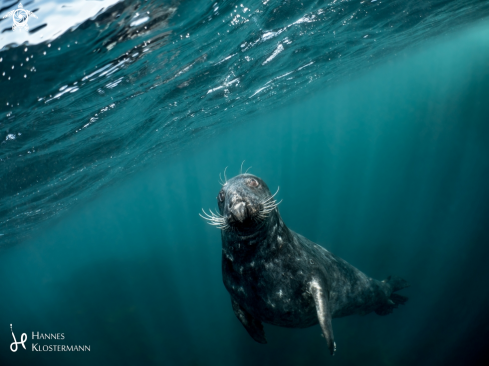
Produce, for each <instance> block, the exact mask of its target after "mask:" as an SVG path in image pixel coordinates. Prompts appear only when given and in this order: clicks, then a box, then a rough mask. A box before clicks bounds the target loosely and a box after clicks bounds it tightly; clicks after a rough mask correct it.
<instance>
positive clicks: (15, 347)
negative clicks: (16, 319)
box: [10, 324, 27, 352]
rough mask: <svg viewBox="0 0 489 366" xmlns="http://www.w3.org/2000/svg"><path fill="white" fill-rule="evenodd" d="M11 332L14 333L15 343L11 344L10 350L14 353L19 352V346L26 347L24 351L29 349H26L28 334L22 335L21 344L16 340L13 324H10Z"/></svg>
mask: <svg viewBox="0 0 489 366" xmlns="http://www.w3.org/2000/svg"><path fill="white" fill-rule="evenodd" d="M10 331H11V332H12V337H14V341H13V342H12V343H11V344H10V350H11V351H12V352H17V348H18V347H19V346H18V345H19V344H21V345H22V347H24V349H27V348H25V341H27V334H25V333H22V335H21V336H20V342H17V339H15V334H14V331H13V330H12V324H10Z"/></svg>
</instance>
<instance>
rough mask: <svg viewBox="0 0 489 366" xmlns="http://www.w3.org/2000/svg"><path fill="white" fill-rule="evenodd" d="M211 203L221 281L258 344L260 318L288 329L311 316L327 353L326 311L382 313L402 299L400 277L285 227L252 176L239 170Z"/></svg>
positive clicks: (265, 189) (260, 339) (328, 319)
mask: <svg viewBox="0 0 489 366" xmlns="http://www.w3.org/2000/svg"><path fill="white" fill-rule="evenodd" d="M271 197H272V198H271ZM218 205H219V211H220V215H218V217H219V220H220V222H221V223H222V226H221V227H222V232H221V237H222V274H223V282H224V286H225V287H226V289H227V290H228V292H229V293H230V295H231V303H232V307H233V310H234V312H235V314H236V316H237V317H238V319H239V320H240V321H241V323H242V324H243V325H244V327H245V328H246V330H247V331H248V333H249V334H250V335H251V336H252V337H253V338H254V339H255V340H256V341H257V342H260V343H266V338H265V334H264V331H263V326H262V322H264V323H268V324H273V325H277V326H282V327H291V328H305V327H309V326H312V325H315V324H317V323H319V324H320V326H321V328H322V330H323V334H324V336H325V338H326V341H327V343H328V348H329V350H330V352H331V353H332V354H334V351H335V349H336V344H335V342H334V336H333V328H332V324H331V319H332V318H336V317H343V316H347V315H352V314H361V315H364V314H368V313H370V312H372V311H375V312H376V313H377V314H379V315H386V314H389V313H391V312H392V310H393V309H394V308H396V307H397V306H398V304H404V303H405V302H406V301H407V297H404V296H402V295H399V294H395V293H394V292H395V291H398V290H400V289H402V288H404V287H407V286H408V284H407V282H406V281H404V280H403V279H401V278H399V277H392V276H391V277H389V278H387V279H386V280H384V281H377V280H375V279H372V278H370V277H368V276H366V275H365V274H364V273H362V272H361V271H360V270H358V269H356V268H355V267H353V266H352V265H350V264H349V263H347V262H346V261H344V260H343V259H341V258H339V257H337V256H335V255H333V254H332V253H330V252H329V251H328V250H326V249H325V248H323V247H321V246H319V245H317V244H315V243H313V242H312V241H310V240H308V239H307V238H305V237H304V236H302V235H300V234H297V233H295V232H294V231H292V230H290V229H289V228H287V226H286V225H285V223H284V222H283V221H282V219H281V217H280V214H279V212H278V208H277V207H276V206H277V204H276V202H275V200H274V199H273V196H271V194H270V191H269V189H268V187H267V186H266V184H265V182H264V181H263V180H261V179H260V178H258V177H256V176H253V175H251V174H241V175H239V176H237V177H234V178H232V179H231V180H229V181H227V182H226V184H224V186H223V188H222V190H221V192H220V193H219V196H218Z"/></svg>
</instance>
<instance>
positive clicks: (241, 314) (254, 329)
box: [231, 299, 267, 344]
mask: <svg viewBox="0 0 489 366" xmlns="http://www.w3.org/2000/svg"><path fill="white" fill-rule="evenodd" d="M231 303H232V305H233V310H234V314H236V317H237V318H238V319H239V321H240V322H241V324H243V326H244V327H245V328H246V330H247V331H248V333H249V335H250V336H251V337H252V338H253V339H254V340H255V341H257V342H258V343H262V344H265V343H267V339H266V338H265V331H264V330H263V325H262V324H261V322H260V321H259V320H257V319H255V318H253V316H252V315H251V314H250V313H248V312H247V311H246V310H245V309H243V308H242V307H241V306H240V305H239V304H238V303H237V302H236V301H234V300H233V299H231Z"/></svg>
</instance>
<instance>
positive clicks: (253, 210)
mask: <svg viewBox="0 0 489 366" xmlns="http://www.w3.org/2000/svg"><path fill="white" fill-rule="evenodd" d="M277 192H278V190H277ZM275 194H276V193H275ZM274 196H275V195H272V194H270V190H269V188H268V186H267V184H266V183H265V182H264V181H263V180H262V179H260V178H258V177H256V176H254V175H252V174H241V175H238V176H236V177H234V178H232V179H230V180H228V181H227V182H226V183H225V184H224V185H223V187H222V188H221V191H220V192H219V194H218V196H217V204H218V207H219V213H220V216H221V218H222V222H223V224H224V229H230V230H232V231H235V232H239V233H247V232H253V231H256V230H258V229H259V228H261V227H262V226H263V225H264V223H265V221H266V220H267V218H268V215H269V214H270V213H271V212H273V211H274V209H275V208H276V207H277V205H278V204H279V203H276V202H275V201H274V200H273V198H274Z"/></svg>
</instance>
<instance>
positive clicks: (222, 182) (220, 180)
mask: <svg viewBox="0 0 489 366" xmlns="http://www.w3.org/2000/svg"><path fill="white" fill-rule="evenodd" d="M219 183H220V184H221V186H223V185H225V184H226V182H224V181H223V180H222V177H221V173H219Z"/></svg>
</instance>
